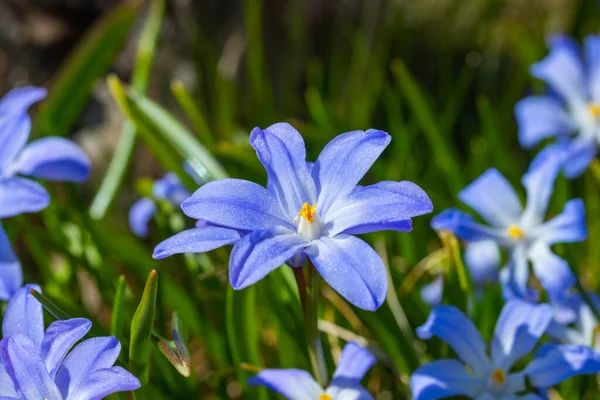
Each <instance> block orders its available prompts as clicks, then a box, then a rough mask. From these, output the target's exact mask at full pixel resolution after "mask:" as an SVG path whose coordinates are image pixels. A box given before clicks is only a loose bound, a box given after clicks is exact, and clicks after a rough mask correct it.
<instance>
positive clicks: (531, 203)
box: [432, 156, 587, 298]
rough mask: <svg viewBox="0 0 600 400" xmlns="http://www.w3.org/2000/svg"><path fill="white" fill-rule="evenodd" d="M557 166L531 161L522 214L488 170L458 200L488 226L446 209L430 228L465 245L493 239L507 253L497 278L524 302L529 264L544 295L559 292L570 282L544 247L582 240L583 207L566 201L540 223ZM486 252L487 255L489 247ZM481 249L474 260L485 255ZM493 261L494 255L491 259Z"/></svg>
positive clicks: (500, 179)
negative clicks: (439, 230) (560, 209)
mask: <svg viewBox="0 0 600 400" xmlns="http://www.w3.org/2000/svg"><path fill="white" fill-rule="evenodd" d="M561 166H562V163H560V162H559V160H557V159H556V158H554V157H552V156H548V157H546V159H545V160H543V161H541V162H538V163H536V165H534V166H532V167H531V168H530V170H529V171H528V172H527V174H525V176H523V186H525V189H526V191H527V206H526V207H525V209H524V210H523V209H522V207H521V203H520V201H519V198H518V197H517V195H516V193H515V191H514V190H513V188H512V187H511V185H510V184H509V183H508V181H507V180H506V179H505V178H504V177H503V176H502V175H501V174H500V172H498V171H497V170H495V169H490V170H488V171H487V172H485V173H484V174H483V175H481V176H480V177H479V178H477V179H476V180H475V181H474V182H473V183H471V184H470V185H469V186H467V187H466V188H465V189H463V190H462V191H461V192H460V193H459V195H458V197H459V199H460V200H461V201H462V202H463V203H465V204H467V205H468V206H469V207H471V208H473V209H474V210H475V211H477V212H478V213H479V215H481V216H482V217H483V219H484V220H486V221H487V222H488V223H489V224H490V225H491V226H484V225H481V224H478V223H476V222H475V221H474V220H473V218H472V217H471V216H470V215H468V214H466V213H464V212H461V211H459V210H456V209H449V210H446V211H444V212H442V213H441V214H439V215H437V216H436V217H435V218H434V220H433V222H432V226H433V227H434V228H435V229H442V230H448V231H451V232H453V233H454V234H455V235H457V236H458V237H459V238H461V239H464V240H467V241H483V240H493V241H495V242H496V243H497V244H498V245H500V246H501V247H504V248H508V249H509V250H510V260H509V264H508V267H507V268H506V269H505V270H504V271H502V273H501V279H503V281H504V282H505V283H506V284H507V285H508V286H510V288H511V290H512V291H513V292H514V293H515V294H516V295H517V296H519V297H523V298H528V297H529V296H531V292H530V291H528V288H527V281H528V278H529V261H531V263H532V266H533V271H534V273H535V275H536V276H537V278H538V279H539V280H540V281H541V284H542V286H543V287H544V288H545V289H546V290H547V291H549V292H561V291H564V290H565V289H567V288H570V287H572V286H573V284H574V283H575V277H574V275H573V273H572V272H571V270H570V268H569V265H568V264H567V262H566V261H565V260H563V259H562V258H560V257H558V256H557V255H555V254H554V253H553V252H552V251H551V249H550V247H551V246H552V245H553V244H556V243H568V242H577V241H582V240H584V239H585V238H586V237H587V227H586V224H585V209H584V205H583V201H582V200H580V199H575V200H570V201H568V202H567V203H566V204H565V206H564V209H563V211H562V213H561V214H559V215H557V216H556V217H554V218H552V219H550V220H549V221H544V219H545V215H546V211H547V208H548V202H549V200H550V196H551V194H552V189H553V186H554V181H555V179H556V177H557V175H558V173H559V171H560V168H561ZM489 251H493V250H492V249H491V248H490V249H489ZM489 256H492V255H491V254H486V253H484V252H483V249H482V250H481V254H479V257H489ZM494 257H496V256H494Z"/></svg>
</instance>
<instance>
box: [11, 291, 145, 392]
mask: <svg viewBox="0 0 600 400" xmlns="http://www.w3.org/2000/svg"><path fill="white" fill-rule="evenodd" d="M30 289H35V290H38V291H39V290H40V289H39V287H38V286H36V285H27V286H25V287H23V288H21V289H20V290H19V291H17V293H16V294H15V295H14V296H13V298H12V299H11V301H10V303H9V304H8V307H7V309H6V313H5V314H4V319H3V321H2V334H3V338H2V340H1V341H0V398H2V399H5V400H9V399H20V400H33V399H47V400H75V399H86V400H97V399H102V398H104V397H106V396H108V395H110V394H113V393H117V392H122V391H129V390H136V389H138V388H139V387H140V382H139V381H138V379H137V378H136V377H134V376H133V375H132V374H130V373H129V372H127V371H126V370H124V369H123V368H121V367H115V366H114V363H115V361H116V360H117V358H118V356H119V353H120V351H121V345H120V343H119V341H118V340H117V339H116V338H115V337H113V336H108V337H96V338H91V339H87V340H84V341H82V342H81V343H79V344H77V345H76V343H77V342H79V341H80V340H81V339H82V338H83V337H84V336H85V335H86V334H87V333H88V331H89V330H90V328H91V326H92V324H91V322H90V321H89V320H87V319H85V318H72V319H69V320H64V321H55V322H53V323H52V324H50V325H49V326H48V329H46V331H45V332H44V319H43V310H42V305H41V304H40V303H39V302H38V301H37V300H36V299H35V298H34V297H33V296H32V295H31V294H30V293H29V290H30Z"/></svg>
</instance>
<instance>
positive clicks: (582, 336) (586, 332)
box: [547, 292, 600, 352]
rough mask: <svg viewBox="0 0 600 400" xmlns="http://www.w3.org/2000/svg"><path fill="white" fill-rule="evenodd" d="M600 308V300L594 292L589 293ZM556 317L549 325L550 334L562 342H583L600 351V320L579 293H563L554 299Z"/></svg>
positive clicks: (553, 305)
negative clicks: (599, 326)
mask: <svg viewBox="0 0 600 400" xmlns="http://www.w3.org/2000/svg"><path fill="white" fill-rule="evenodd" d="M588 295H589V296H590V298H591V299H592V301H593V302H594V304H595V307H596V308H597V309H598V308H600V301H599V299H598V297H597V296H596V295H595V294H594V293H589V294H588ZM551 304H552V307H553V309H554V319H553V320H552V322H551V323H550V326H549V327H548V331H547V333H548V335H549V336H551V337H552V338H554V339H555V340H558V341H559V342H561V343H569V344H581V345H586V346H589V347H591V348H593V349H594V350H595V351H597V352H600V332H599V331H598V323H599V322H598V320H597V319H596V317H595V316H594V313H593V312H592V310H591V308H590V306H589V305H588V304H587V303H586V302H585V301H583V298H582V297H581V295H580V294H579V293H571V292H567V293H563V294H562V295H561V296H558V297H557V298H554V299H552V303H551Z"/></svg>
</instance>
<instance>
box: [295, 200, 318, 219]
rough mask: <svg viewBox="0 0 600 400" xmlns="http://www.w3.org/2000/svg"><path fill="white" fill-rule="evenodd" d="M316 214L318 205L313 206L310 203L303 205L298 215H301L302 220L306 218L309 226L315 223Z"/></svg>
mask: <svg viewBox="0 0 600 400" xmlns="http://www.w3.org/2000/svg"><path fill="white" fill-rule="evenodd" d="M316 212H317V205H316V204H313V205H312V206H311V205H310V204H308V202H306V203H304V204H303V205H302V208H301V209H300V212H299V213H298V215H300V218H304V219H305V220H306V221H307V222H308V223H309V224H312V223H313V221H314V220H315V214H316Z"/></svg>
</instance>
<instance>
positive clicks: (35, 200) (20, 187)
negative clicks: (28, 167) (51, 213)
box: [0, 177, 50, 219]
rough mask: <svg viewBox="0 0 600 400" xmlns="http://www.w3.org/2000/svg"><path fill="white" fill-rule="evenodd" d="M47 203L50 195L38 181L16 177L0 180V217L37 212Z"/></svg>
mask: <svg viewBox="0 0 600 400" xmlns="http://www.w3.org/2000/svg"><path fill="white" fill-rule="evenodd" d="M48 204H50V195H49V194H48V192H47V191H46V189H44V187H43V186H42V185H40V184H39V183H37V182H34V181H31V180H29V179H25V178H16V177H14V178H9V179H4V180H0V219H3V218H8V217H14V216H15V215H19V214H23V213H29V212H38V211H41V210H43V209H44V208H46V207H48Z"/></svg>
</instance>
